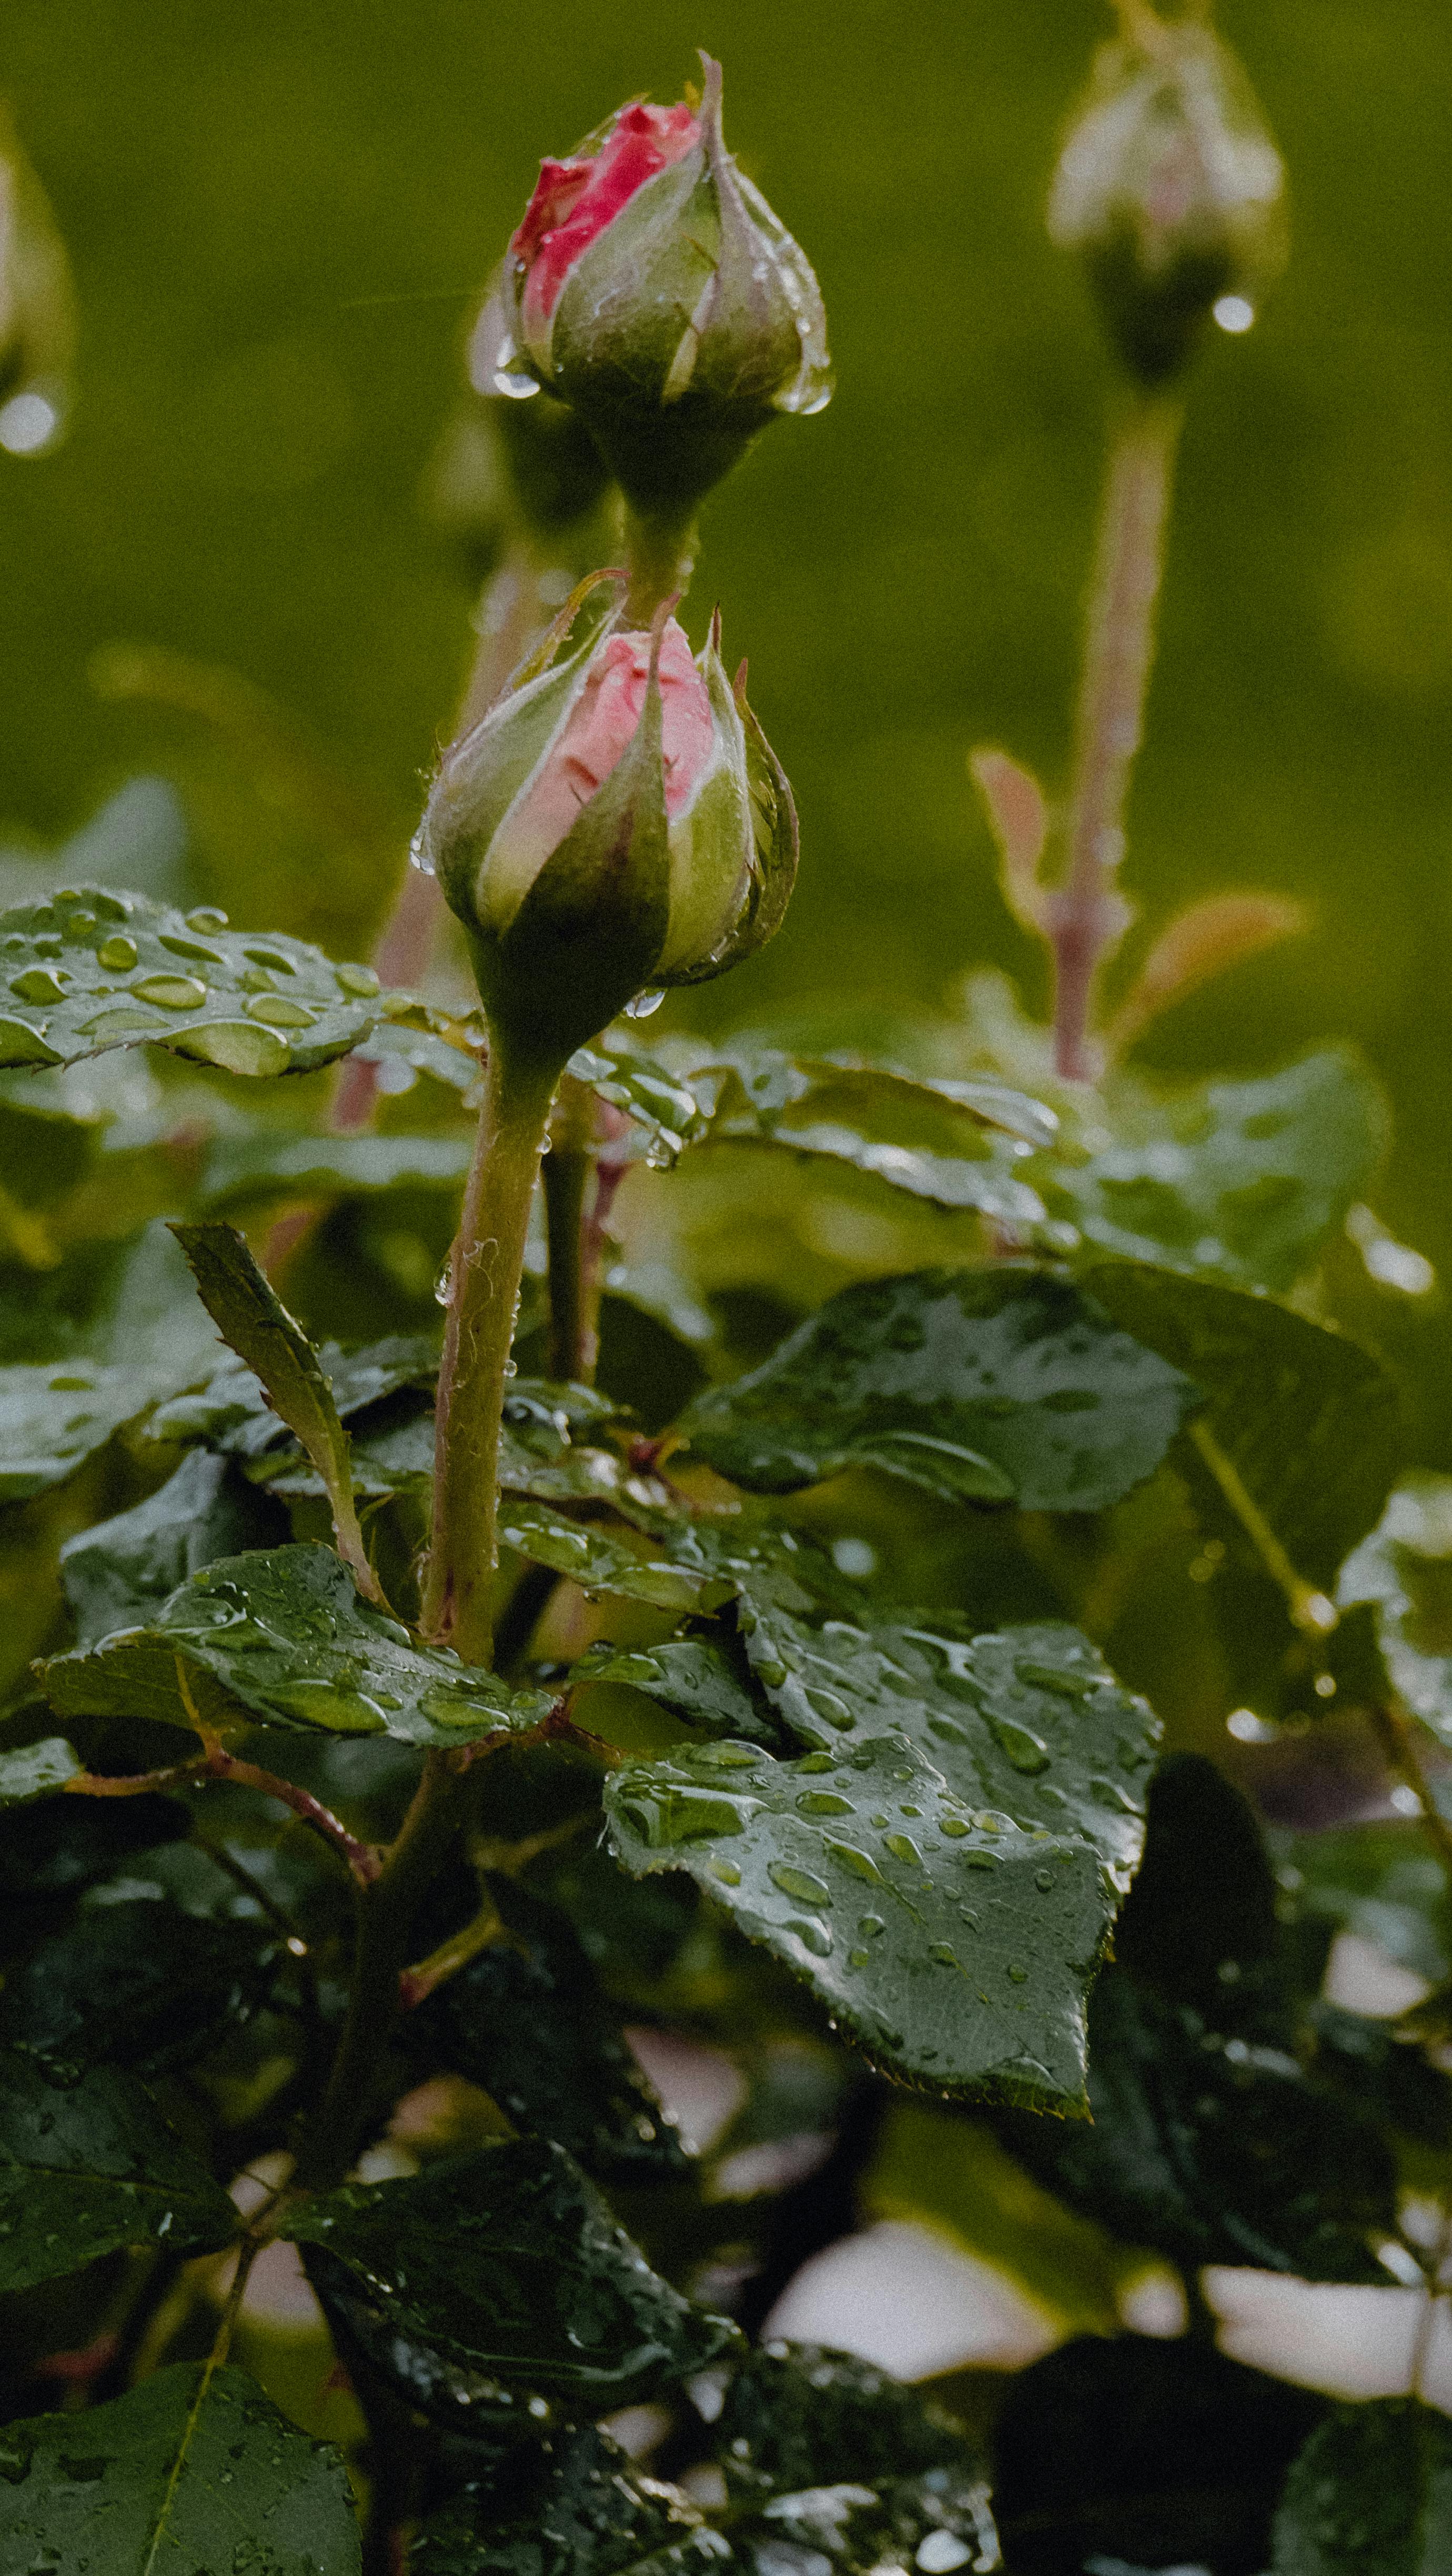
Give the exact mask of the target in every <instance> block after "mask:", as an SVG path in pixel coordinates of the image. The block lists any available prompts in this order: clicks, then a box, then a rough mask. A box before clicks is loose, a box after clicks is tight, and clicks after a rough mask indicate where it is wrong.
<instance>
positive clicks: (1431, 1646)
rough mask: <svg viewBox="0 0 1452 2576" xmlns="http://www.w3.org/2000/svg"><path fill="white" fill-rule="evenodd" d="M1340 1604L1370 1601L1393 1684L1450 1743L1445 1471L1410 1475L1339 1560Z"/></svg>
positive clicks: (1451, 1542)
mask: <svg viewBox="0 0 1452 2576" xmlns="http://www.w3.org/2000/svg"><path fill="white" fill-rule="evenodd" d="M1337 1599H1338V1600H1339V1601H1340V1603H1341V1605H1342V1607H1343V1609H1349V1608H1351V1607H1352V1605H1353V1604H1354V1603H1356V1602H1361V1601H1366V1602H1372V1603H1374V1604H1375V1608H1376V1629H1377V1637H1378V1641H1379V1643H1380V1646H1381V1651H1382V1655H1383V1657H1384V1658H1385V1662H1386V1668H1387V1672H1388V1674H1389V1675H1390V1677H1391V1681H1392V1685H1393V1688H1394V1689H1395V1690H1396V1691H1397V1692H1398V1693H1399V1694H1400V1696H1401V1697H1402V1698H1403V1699H1404V1700H1405V1701H1406V1704H1407V1706H1408V1708H1409V1709H1411V1710H1412V1711H1413V1713H1414V1714H1415V1715H1416V1716H1417V1717H1419V1718H1420V1719H1421V1720H1422V1722H1423V1724H1424V1725H1425V1726H1430V1728H1431V1729H1432V1732H1433V1734H1434V1735H1437V1736H1440V1738H1441V1740H1442V1742H1443V1744H1445V1745H1449V1746H1452V1477H1446V1476H1433V1475H1428V1474H1422V1475H1416V1476H1409V1477H1408V1478H1407V1479H1406V1481H1405V1482H1404V1483H1403V1484H1401V1485H1399V1486H1398V1487H1397V1490H1396V1492H1395V1493H1394V1494H1393V1495H1392V1497H1391V1500H1390V1501H1389V1503H1388V1504H1387V1507H1386V1510H1385V1512H1384V1513H1383V1514H1382V1517H1381V1520H1380V1522H1379V1523H1378V1525H1377V1527H1376V1528H1375V1529H1374V1530H1373V1531H1372V1534H1371V1536H1370V1538H1368V1539H1366V1540H1364V1541H1363V1543H1362V1545H1361V1546H1360V1547H1359V1548H1357V1550H1356V1552H1355V1554H1354V1555H1353V1556H1352V1557H1351V1558H1349V1560H1348V1562H1347V1563H1346V1565H1345V1566H1344V1567H1343V1568H1342V1573H1341V1581H1340V1584H1339V1586H1338V1588H1337Z"/></svg>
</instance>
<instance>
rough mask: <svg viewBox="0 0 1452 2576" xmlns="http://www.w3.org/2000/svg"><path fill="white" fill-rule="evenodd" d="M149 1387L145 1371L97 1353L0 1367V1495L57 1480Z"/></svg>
mask: <svg viewBox="0 0 1452 2576" xmlns="http://www.w3.org/2000/svg"><path fill="white" fill-rule="evenodd" d="M155 1393H156V1383H155V1379H154V1377H153V1376H152V1374H151V1373H150V1372H149V1371H147V1370H145V1369H140V1368H130V1367H120V1368H106V1367H103V1366H102V1365H101V1363H100V1362H99V1361H97V1360H90V1359H81V1358H76V1359H67V1360H61V1361H53V1362H50V1363H48V1364H46V1365H44V1366H28V1365H26V1364H24V1363H20V1362H17V1363H16V1364H15V1365H14V1366H12V1367H10V1368H0V1460H3V1464H0V1502H23V1501H25V1500H27V1499H28V1497H29V1496H30V1495H32V1494H42V1493H44V1492H45V1491H46V1489H47V1488H48V1487H49V1486H51V1485H60V1484H63V1483H64V1482H65V1479H66V1478H67V1476H72V1475H74V1474H75V1471H76V1469H77V1468H78V1467H79V1466H81V1465H82V1464H83V1462H84V1461H85V1460H86V1459H87V1458H89V1457H91V1456H92V1455H93V1454H94V1452H95V1451H96V1450H97V1449H104V1447H105V1445H106V1443H107V1441H108V1440H109V1439H110V1438H111V1435H112V1433H113V1432H115V1431H119V1430H120V1428H121V1425H122V1423H123V1422H132V1421H134V1420H135V1418H136V1416H137V1414H139V1413H142V1412H144V1411H145V1408H146V1406H147V1405H148V1404H149V1403H150V1402H151V1400H152V1398H153V1396H154V1395H155Z"/></svg>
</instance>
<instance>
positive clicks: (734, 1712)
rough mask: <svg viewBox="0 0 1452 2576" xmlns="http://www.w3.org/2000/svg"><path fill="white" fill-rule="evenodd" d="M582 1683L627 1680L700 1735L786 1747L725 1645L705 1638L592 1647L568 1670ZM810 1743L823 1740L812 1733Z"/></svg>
mask: <svg viewBox="0 0 1452 2576" xmlns="http://www.w3.org/2000/svg"><path fill="white" fill-rule="evenodd" d="M570 1682H571V1686H572V1688H574V1687H578V1685H579V1684H581V1683H583V1682H625V1683H628V1684H629V1686H630V1688H631V1689H632V1690H638V1691H644V1692H645V1694H646V1696H647V1698H649V1699H656V1700H659V1701H660V1702H661V1705H662V1706H663V1707H665V1708H669V1709H673V1710H674V1711H675V1713H676V1715H677V1716H678V1717H682V1718H684V1719H685V1721H686V1724H687V1725H688V1726H694V1727H698V1728H699V1729H700V1732H701V1733H702V1734H703V1735H715V1736H721V1735H731V1736H736V1737H738V1738H739V1739H740V1740H741V1741H742V1742H744V1743H748V1744H764V1745H765V1746H766V1748H767V1750H768V1752H771V1753H784V1752H787V1751H788V1750H789V1749H790V1738H789V1737H788V1735H787V1733H786V1730H785V1729H784V1727H783V1726H782V1724H781V1721H780V1720H779V1719H778V1718H776V1717H774V1716H772V1714H771V1713H770V1711H769V1710H766V1709H763V1708H761V1707H759V1706H758V1704H757V1701H756V1699H755V1698H754V1697H753V1695H752V1692H751V1689H750V1687H749V1684H748V1682H747V1680H746V1679H745V1677H744V1676H743V1675H742V1674H740V1673H739V1672H738V1671H737V1669H736V1666H735V1663H734V1662H733V1660H732V1657H731V1655H730V1653H729V1652H728V1650H727V1648H726V1646H725V1645H724V1644H717V1643H716V1642H715V1641H714V1640H713V1639H711V1638H709V1637H672V1638H671V1639H669V1640H668V1642H667V1643H666V1644H665V1645H663V1646H634V1647H630V1646H611V1645H599V1646H591V1647H589V1648H588V1649H587V1650H586V1652H585V1653H584V1654H583V1655H582V1656H581V1657H580V1659H579V1662H578V1663H577V1664H576V1665H575V1666H574V1669H573V1671H572V1672H571V1675H570ZM812 1741H813V1742H823V1743H825V1742H826V1741H828V1739H827V1738H826V1737H825V1736H821V1735H820V1734H816V1733H814V1735H813V1737H812Z"/></svg>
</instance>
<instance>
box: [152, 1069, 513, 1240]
mask: <svg viewBox="0 0 1452 2576" xmlns="http://www.w3.org/2000/svg"><path fill="white" fill-rule="evenodd" d="M455 1060H456V1061H457V1062H458V1063H459V1064H460V1066H461V1067H462V1069H463V1071H464V1073H465V1075H466V1077H467V1076H470V1075H472V1073H473V1072H474V1071H475V1070H476V1068H475V1067H474V1066H472V1065H471V1064H470V1062H469V1060H468V1059H467V1058H466V1057H458V1058H456V1059H455ZM469 1154H470V1145H469V1140H468V1138H467V1136H292V1135H267V1134H262V1135H252V1136H235V1137H234V1136H228V1137H222V1138H219V1139H218V1141H217V1143H216V1144H215V1145H214V1146H213V1147H212V1150H211V1152H210V1154H209V1156H208V1158H207V1169H206V1177H205V1180H204V1181H203V1184H202V1188H201V1192H200V1200H201V1204H202V1205H203V1206H204V1207H205V1208H206V1210H207V1213H208V1215H209V1216H212V1215H215V1216H222V1215H227V1216H232V1215H235V1214H238V1213H240V1212H241V1211H242V1210H244V1209H248V1208H256V1207H260V1206H265V1205H266V1203H267V1202H268V1200H269V1199H277V1198H286V1199H293V1200H296V1199H306V1200H310V1201H314V1200H321V1199H334V1198H359V1197H369V1196H372V1195H373V1194H374V1193H375V1192H377V1191H380V1190H390V1189H395V1188H397V1187H398V1186H399V1184H400V1183H403V1184H407V1185H410V1186H412V1187H415V1188H418V1187H422V1188H425V1189H439V1190H447V1191H449V1192H456V1191H457V1190H458V1189H459V1187H460V1185H461V1184H462V1182H463V1179H464V1175H465V1173H466V1172H467V1170H468V1168H469Z"/></svg>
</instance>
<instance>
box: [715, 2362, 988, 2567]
mask: <svg viewBox="0 0 1452 2576" xmlns="http://www.w3.org/2000/svg"><path fill="white" fill-rule="evenodd" d="M712 2438H713V2443H714V2447H715V2449H716V2450H717V2452H718V2453H719V2455H720V2458H721V2463H722V2467H723V2469H724V2472H725V2476H726V2481H727V2485H728V2487H729V2489H730V2490H731V2492H732V2494H733V2496H735V2497H737V2498H739V2499H744V2498H748V2497H753V2496H754V2497H758V2498H759V2497H761V2496H763V2495H767V2494H789V2493H791V2492H792V2490H793V2489H799V2488H804V2487H819V2486H836V2485H838V2484H840V2483H841V2482H842V2481H843V2480H855V2481H857V2482H858V2483H859V2484H863V2483H871V2484H873V2485H876V2484H878V2483H879V2482H881V2481H892V2480H895V2479H898V2478H910V2477H923V2476H925V2475H926V2474H927V2473H928V2472H929V2471H930V2470H933V2469H947V2468H952V2469H959V2470H965V2469H970V2468H972V2467H974V2466H975V2462H974V2457H973V2453H972V2451H971V2449H970V2447H969V2444H968V2442H967V2440H966V2437H965V2435H964V2433H963V2431H962V2428H961V2426H959V2425H957V2424H955V2423H954V2422H953V2420H952V2417H951V2416H949V2415H946V2414H945V2413H944V2412H943V2411H942V2409H941V2408H940V2407H938V2406H935V2405H934V2404H933V2402H932V2400H931V2399H930V2398H927V2397H924V2396H922V2395H920V2394H919V2392H918V2390H917V2389H915V2388H905V2387H904V2386H903V2385H902V2382H901V2381H900V2380H896V2379H891V2378H889V2376H888V2374H887V2372H886V2371H885V2370H878V2369H876V2368H875V2367H874V2366H873V2364H872V2363H871V2362H868V2361H859V2360H858V2359H857V2358H856V2356H855V2355H854V2354H852V2353H846V2352H829V2351H826V2350H824V2349H823V2348H822V2347H821V2346H820V2345H817V2344H785V2343H770V2344H767V2345H765V2346H761V2345H758V2346H757V2347H756V2348H755V2349H754V2350H753V2351H751V2352H749V2353H748V2354H747V2355H746V2358H745V2359H744V2361H743V2362H742V2363H741V2366H740V2368H739V2369H738V2370H736V2371H735V2372H734V2373H733V2374H732V2377H731V2379H730V2380H729V2381H728V2383H727V2387H726V2392H725V2396H724V2400H723V2403H722V2407H721V2412H720V2414H719V2416H718V2417H717V2418H716V2420H715V2422H714V2424H713V2426H712ZM990 2528H991V2526H990ZM966 2563H967V2562H966V2561H962V2562H960V2564H966Z"/></svg>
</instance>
